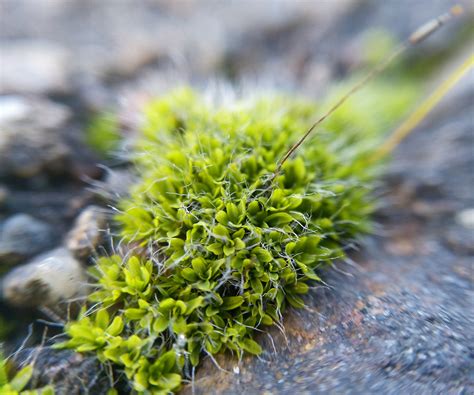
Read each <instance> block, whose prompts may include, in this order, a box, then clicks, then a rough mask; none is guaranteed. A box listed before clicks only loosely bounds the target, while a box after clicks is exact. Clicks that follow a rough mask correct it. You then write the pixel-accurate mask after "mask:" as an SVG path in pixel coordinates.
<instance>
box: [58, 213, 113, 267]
mask: <svg viewBox="0 0 474 395" xmlns="http://www.w3.org/2000/svg"><path fill="white" fill-rule="evenodd" d="M105 226H106V214H105V212H104V209H101V208H100V207H98V206H88V207H86V208H85V209H84V210H83V211H82V212H81V214H79V216H78V217H77V219H76V221H75V223H74V225H73V227H72V229H71V231H70V232H69V234H68V235H67V237H66V246H67V248H68V249H69V251H70V252H71V253H72V255H74V257H76V258H77V259H80V260H86V259H87V258H88V257H89V256H90V255H91V254H92V253H93V252H94V251H95V250H96V248H97V247H98V246H99V245H100V244H101V242H102V241H103V238H104V229H105Z"/></svg>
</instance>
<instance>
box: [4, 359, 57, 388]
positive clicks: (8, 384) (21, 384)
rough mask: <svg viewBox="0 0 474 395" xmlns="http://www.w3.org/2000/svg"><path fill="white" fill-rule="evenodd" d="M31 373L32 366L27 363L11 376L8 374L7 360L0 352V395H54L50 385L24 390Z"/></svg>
mask: <svg viewBox="0 0 474 395" xmlns="http://www.w3.org/2000/svg"><path fill="white" fill-rule="evenodd" d="M32 375H33V366H32V365H28V366H25V367H24V368H23V369H21V370H20V371H19V372H17V373H16V374H15V375H13V377H11V375H10V374H9V371H8V366H7V360H6V359H5V358H4V357H3V355H2V354H1V353H0V394H1V395H54V390H53V388H52V387H51V386H46V387H43V388H39V389H34V390H25V388H26V386H27V385H28V383H29V382H30V380H31V376H32Z"/></svg>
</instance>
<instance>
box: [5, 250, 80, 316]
mask: <svg viewBox="0 0 474 395" xmlns="http://www.w3.org/2000/svg"><path fill="white" fill-rule="evenodd" d="M86 280H87V277H86V271H85V269H84V267H83V266H82V265H81V264H80V263H79V262H78V261H77V260H76V259H75V258H74V257H73V256H72V255H71V253H70V252H69V251H68V250H67V249H66V248H63V247H60V248H57V249H55V250H51V251H48V252H47V253H45V254H42V255H40V256H38V257H36V258H34V259H33V260H32V261H31V262H29V263H26V264H25V265H21V266H18V267H16V268H15V269H13V270H12V271H11V272H10V273H8V274H7V275H6V276H5V277H4V278H3V281H2V287H1V288H2V297H3V299H4V300H5V301H7V302H8V303H9V304H11V305H13V306H18V307H29V308H32V307H41V306H45V307H57V304H58V303H60V302H66V301H68V300H71V299H73V298H77V297H81V296H84V295H85V294H86Z"/></svg>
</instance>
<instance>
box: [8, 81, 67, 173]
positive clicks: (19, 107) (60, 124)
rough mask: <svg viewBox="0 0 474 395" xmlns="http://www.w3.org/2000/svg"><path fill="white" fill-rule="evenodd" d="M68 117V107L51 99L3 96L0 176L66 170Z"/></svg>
mask: <svg viewBox="0 0 474 395" xmlns="http://www.w3.org/2000/svg"><path fill="white" fill-rule="evenodd" d="M0 74H1V73H0ZM69 117H70V112H69V110H68V109H67V108H66V107H65V106H62V105H59V104H57V103H53V102H51V101H48V100H44V99H39V98H36V99H35V98H25V97H22V96H11V95H8V96H0V177H32V176H35V175H37V174H38V173H40V172H41V171H43V170H45V169H49V170H56V171H59V172H61V171H64V166H63V165H64V162H65V160H66V158H67V157H68V155H69V154H70V149H69V148H68V146H67V145H66V143H65V142H64V139H63V135H62V134H63V131H64V128H65V127H66V123H67V121H68V119H69Z"/></svg>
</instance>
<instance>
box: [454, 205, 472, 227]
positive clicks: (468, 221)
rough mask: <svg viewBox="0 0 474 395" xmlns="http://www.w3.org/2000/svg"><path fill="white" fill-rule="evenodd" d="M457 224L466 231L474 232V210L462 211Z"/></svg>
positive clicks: (459, 213)
mask: <svg viewBox="0 0 474 395" xmlns="http://www.w3.org/2000/svg"><path fill="white" fill-rule="evenodd" d="M456 222H457V223H458V224H459V225H462V226H464V227H465V228H466V229H469V230H474V208H468V209H465V210H462V211H460V212H458V213H457V214H456Z"/></svg>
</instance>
